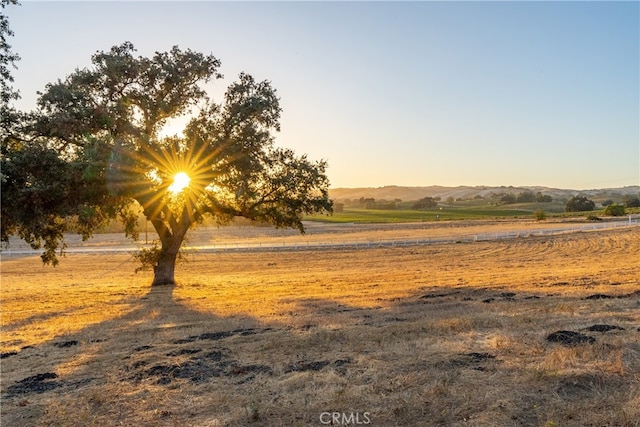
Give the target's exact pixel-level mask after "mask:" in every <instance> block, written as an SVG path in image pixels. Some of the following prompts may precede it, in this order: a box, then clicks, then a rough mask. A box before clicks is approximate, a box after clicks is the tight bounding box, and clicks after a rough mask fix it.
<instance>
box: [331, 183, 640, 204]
mask: <svg viewBox="0 0 640 427" xmlns="http://www.w3.org/2000/svg"><path fill="white" fill-rule="evenodd" d="M523 191H533V192H534V193H537V192H540V193H542V194H548V195H550V196H552V197H553V198H555V199H558V198H566V199H569V198H571V197H573V196H575V195H581V196H585V197H596V198H602V199H603V200H605V199H607V198H614V199H615V198H621V197H622V196H624V195H627V194H631V195H638V194H640V185H630V186H626V187H617V188H601V189H592V190H571V189H561V188H549V187H543V186H525V187H514V186H500V187H491V186H486V185H481V186H458V187H444V186H439V185H432V186H425V187H403V186H397V185H387V186H384V187H362V188H333V189H330V190H329V197H331V199H333V200H346V199H351V200H354V199H360V198H361V197H364V198H370V197H372V198H374V199H376V200H395V199H400V200H403V201H412V200H419V199H422V198H423V197H436V196H439V197H441V198H443V199H445V198H448V197H453V198H454V199H458V198H464V199H468V198H473V197H475V196H478V195H480V196H482V197H486V196H488V195H489V194H491V193H495V194H498V193H514V194H518V193H520V192H523Z"/></svg>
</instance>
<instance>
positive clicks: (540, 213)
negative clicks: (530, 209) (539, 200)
mask: <svg viewBox="0 0 640 427" xmlns="http://www.w3.org/2000/svg"><path fill="white" fill-rule="evenodd" d="M533 217H534V218H535V219H536V221H544V220H545V219H547V213H546V212H545V211H543V210H542V209H538V210H537V211H535V212H534V213H533Z"/></svg>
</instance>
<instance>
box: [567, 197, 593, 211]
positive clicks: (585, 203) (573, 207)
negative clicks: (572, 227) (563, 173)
mask: <svg viewBox="0 0 640 427" xmlns="http://www.w3.org/2000/svg"><path fill="white" fill-rule="evenodd" d="M595 207H596V204H595V203H594V202H593V200H589V199H587V198H586V197H584V196H574V197H572V198H571V199H569V201H568V202H567V205H566V206H565V211H566V212H585V211H592V210H594V209H595Z"/></svg>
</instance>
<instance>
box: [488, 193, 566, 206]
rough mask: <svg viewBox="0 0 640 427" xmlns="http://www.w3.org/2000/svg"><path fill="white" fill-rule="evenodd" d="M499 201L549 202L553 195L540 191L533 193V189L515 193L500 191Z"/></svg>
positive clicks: (508, 202)
mask: <svg viewBox="0 0 640 427" xmlns="http://www.w3.org/2000/svg"><path fill="white" fill-rule="evenodd" d="M499 196H500V201H501V202H502V203H503V204H505V205H510V204H513V203H534V202H536V203H550V202H552V201H553V197H551V196H549V195H548V194H542V193H541V192H539V191H538V192H537V193H534V192H533V191H523V192H521V193H518V194H517V195H516V194H514V193H502V194H499Z"/></svg>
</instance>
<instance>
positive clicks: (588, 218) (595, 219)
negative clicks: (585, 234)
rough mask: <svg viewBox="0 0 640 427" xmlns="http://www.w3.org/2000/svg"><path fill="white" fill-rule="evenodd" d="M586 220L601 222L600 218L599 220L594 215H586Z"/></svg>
mask: <svg viewBox="0 0 640 427" xmlns="http://www.w3.org/2000/svg"><path fill="white" fill-rule="evenodd" d="M587 220H589V221H602V218H600V217H599V216H597V215H596V214H589V215H587Z"/></svg>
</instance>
